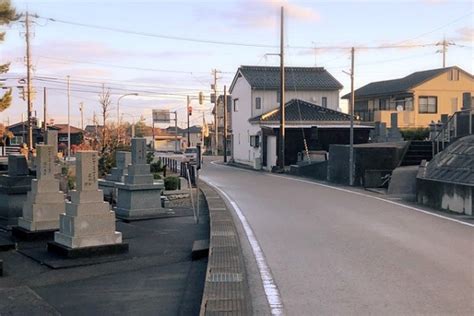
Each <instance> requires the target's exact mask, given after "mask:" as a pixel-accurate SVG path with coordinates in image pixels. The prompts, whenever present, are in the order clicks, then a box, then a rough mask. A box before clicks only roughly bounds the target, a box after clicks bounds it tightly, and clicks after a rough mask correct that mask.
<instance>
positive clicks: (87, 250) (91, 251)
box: [48, 238, 128, 258]
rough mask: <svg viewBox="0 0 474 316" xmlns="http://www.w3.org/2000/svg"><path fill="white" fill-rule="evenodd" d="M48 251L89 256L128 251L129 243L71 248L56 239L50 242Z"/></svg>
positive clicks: (70, 255)
mask: <svg viewBox="0 0 474 316" xmlns="http://www.w3.org/2000/svg"><path fill="white" fill-rule="evenodd" d="M120 239H121V238H120ZM48 251H49V252H52V253H55V254H58V255H60V256H63V257H67V258H85V257H86V258H87V257H95V256H106V255H116V254H122V253H127V252H128V244H127V243H122V242H121V243H117V244H109V245H100V246H92V247H80V248H70V247H67V246H64V245H62V244H59V243H57V242H55V241H50V242H48Z"/></svg>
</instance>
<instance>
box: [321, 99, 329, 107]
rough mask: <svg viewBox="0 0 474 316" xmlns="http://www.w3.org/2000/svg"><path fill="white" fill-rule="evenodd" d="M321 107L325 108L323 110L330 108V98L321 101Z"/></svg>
mask: <svg viewBox="0 0 474 316" xmlns="http://www.w3.org/2000/svg"><path fill="white" fill-rule="evenodd" d="M321 105H322V106H323V108H327V107H328V98H327V97H323V98H322V99H321Z"/></svg>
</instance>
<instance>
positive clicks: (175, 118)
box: [174, 111, 179, 153]
mask: <svg viewBox="0 0 474 316" xmlns="http://www.w3.org/2000/svg"><path fill="white" fill-rule="evenodd" d="M174 151H175V152H176V153H177V152H178V151H179V147H178V111H174Z"/></svg>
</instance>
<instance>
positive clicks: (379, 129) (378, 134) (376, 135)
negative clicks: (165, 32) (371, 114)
mask: <svg viewBox="0 0 474 316" xmlns="http://www.w3.org/2000/svg"><path fill="white" fill-rule="evenodd" d="M370 138H371V142H372V143H384V142H386V141H387V124H386V123H384V122H379V121H377V122H375V126H374V129H373V130H371V131H370Z"/></svg>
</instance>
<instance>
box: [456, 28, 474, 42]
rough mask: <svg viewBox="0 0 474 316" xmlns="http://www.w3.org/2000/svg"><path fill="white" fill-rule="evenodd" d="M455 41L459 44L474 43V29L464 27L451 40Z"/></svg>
mask: <svg viewBox="0 0 474 316" xmlns="http://www.w3.org/2000/svg"><path fill="white" fill-rule="evenodd" d="M451 39H452V40H453V41H459V42H471V43H473V42H474V28H472V27H468V26H466V27H463V28H460V29H458V30H456V35H455V36H454V37H453V38H451Z"/></svg>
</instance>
